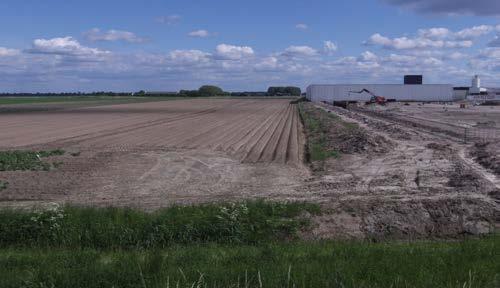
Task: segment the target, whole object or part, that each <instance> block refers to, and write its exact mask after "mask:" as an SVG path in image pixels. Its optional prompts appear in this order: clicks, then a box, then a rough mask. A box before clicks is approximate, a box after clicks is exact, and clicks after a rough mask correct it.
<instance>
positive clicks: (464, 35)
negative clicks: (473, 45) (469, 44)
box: [454, 25, 494, 39]
mask: <svg viewBox="0 0 500 288" xmlns="http://www.w3.org/2000/svg"><path fill="white" fill-rule="evenodd" d="M493 30H494V28H493V27H492V26H489V25H480V26H474V27H471V28H466V29H463V30H460V31H458V32H457V33H455V34H454V36H455V38H457V39H473V38H477V37H481V36H483V35H487V34H489V33H490V32H492V31H493Z"/></svg>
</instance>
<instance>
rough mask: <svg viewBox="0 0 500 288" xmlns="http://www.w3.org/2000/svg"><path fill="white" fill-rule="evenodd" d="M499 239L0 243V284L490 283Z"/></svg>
mask: <svg viewBox="0 0 500 288" xmlns="http://www.w3.org/2000/svg"><path fill="white" fill-rule="evenodd" d="M499 247H500V241H499V237H498V236H497V237H490V238H485V239H479V240H468V241H464V242H444V243H427V242H422V243H363V242H324V243H300V242H299V243H298V242H294V243H286V244H283V243H282V244H266V245H258V246H248V245H220V244H209V245H183V246H173V247H169V248H165V249H160V250H157V249H153V250H146V251H123V250H106V251H98V250H94V249H83V250H65V249H63V250H60V249H56V250H30V249H24V250H19V249H0V287H4V288H7V287H72V288H78V287H88V288H92V287H242V288H243V287H290V288H291V287H315V288H317V287H380V288H389V287H393V288H398V287H401V288H403V287H404V288H408V287H422V288H424V287H447V288H452V287H453V288H464V287H466V288H496V287H499V284H500V275H499V272H500V261H498V260H499V259H498V257H499V256H498V255H499V253H498V252H499Z"/></svg>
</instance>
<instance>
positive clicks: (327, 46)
mask: <svg viewBox="0 0 500 288" xmlns="http://www.w3.org/2000/svg"><path fill="white" fill-rule="evenodd" d="M323 50H324V51H325V52H326V53H327V54H333V53H334V52H337V50H338V47H337V44H335V43H333V42H332V41H325V42H324V43H323Z"/></svg>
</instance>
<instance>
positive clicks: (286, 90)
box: [267, 86, 302, 96]
mask: <svg viewBox="0 0 500 288" xmlns="http://www.w3.org/2000/svg"><path fill="white" fill-rule="evenodd" d="M301 94H302V90H300V88H299V87H293V86H287V87H269V89H267V95H268V96H300V95H301Z"/></svg>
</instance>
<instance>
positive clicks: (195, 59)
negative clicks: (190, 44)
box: [169, 50, 211, 64]
mask: <svg viewBox="0 0 500 288" xmlns="http://www.w3.org/2000/svg"><path fill="white" fill-rule="evenodd" d="M169 56H170V59H171V60H172V61H174V62H175V63H183V64H196V63H207V62H209V61H210V56H211V55H210V53H206V52H203V51H200V50H174V51H171V52H170V53H169Z"/></svg>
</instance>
